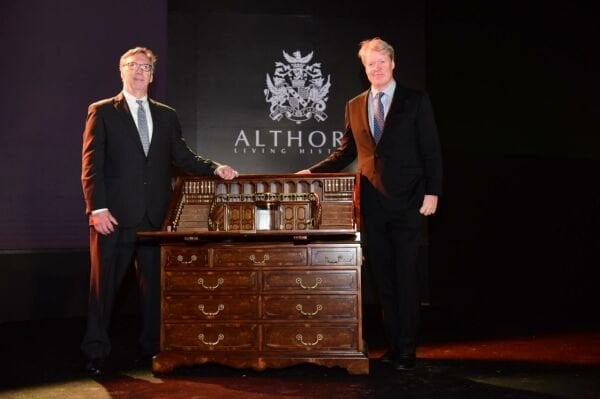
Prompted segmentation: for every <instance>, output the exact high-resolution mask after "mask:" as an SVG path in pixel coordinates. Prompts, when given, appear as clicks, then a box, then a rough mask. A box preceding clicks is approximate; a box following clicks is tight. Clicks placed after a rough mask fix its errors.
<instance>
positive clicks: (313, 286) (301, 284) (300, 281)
mask: <svg viewBox="0 0 600 399" xmlns="http://www.w3.org/2000/svg"><path fill="white" fill-rule="evenodd" d="M322 282H323V279H321V277H317V278H316V279H315V285H312V286H307V285H304V284H303V283H302V277H296V284H298V285H299V286H300V287H302V288H303V289H305V290H313V289H315V288H317V287H318V286H319V284H321V283H322Z"/></svg>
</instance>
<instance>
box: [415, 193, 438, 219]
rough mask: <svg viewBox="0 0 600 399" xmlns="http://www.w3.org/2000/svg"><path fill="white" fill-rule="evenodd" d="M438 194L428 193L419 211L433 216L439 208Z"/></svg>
mask: <svg viewBox="0 0 600 399" xmlns="http://www.w3.org/2000/svg"><path fill="white" fill-rule="evenodd" d="M437 203H438V196H437V195H426V196H425V198H423V205H421V209H419V212H420V213H421V215H424V216H431V215H433V214H434V213H435V211H436V209H437Z"/></svg>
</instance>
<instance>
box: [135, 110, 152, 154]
mask: <svg viewBox="0 0 600 399" xmlns="http://www.w3.org/2000/svg"><path fill="white" fill-rule="evenodd" d="M135 102H136V103H138V105H139V106H138V113H137V118H138V132H139V134H140V139H141V140H142V147H144V154H146V155H148V148H150V135H149V134H148V120H147V119H146V111H145V110H144V101H143V100H135Z"/></svg>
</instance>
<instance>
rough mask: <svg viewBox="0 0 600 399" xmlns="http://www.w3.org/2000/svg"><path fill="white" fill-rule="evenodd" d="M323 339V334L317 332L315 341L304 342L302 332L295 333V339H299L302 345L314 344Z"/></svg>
mask: <svg viewBox="0 0 600 399" xmlns="http://www.w3.org/2000/svg"><path fill="white" fill-rule="evenodd" d="M322 339H323V335H321V334H317V340H316V341H315V342H304V339H303V338H302V334H297V335H296V341H300V343H301V344H302V345H304V346H315V345H316V344H318V343H319V341H321V340H322Z"/></svg>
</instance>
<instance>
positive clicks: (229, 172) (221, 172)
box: [215, 165, 239, 180]
mask: <svg viewBox="0 0 600 399" xmlns="http://www.w3.org/2000/svg"><path fill="white" fill-rule="evenodd" d="M215 175H217V176H219V177H220V178H221V179H225V180H231V179H234V178H236V177H238V176H239V173H238V172H237V170H235V169H233V168H232V167H231V166H229V165H221V166H218V167H217V169H215Z"/></svg>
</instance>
